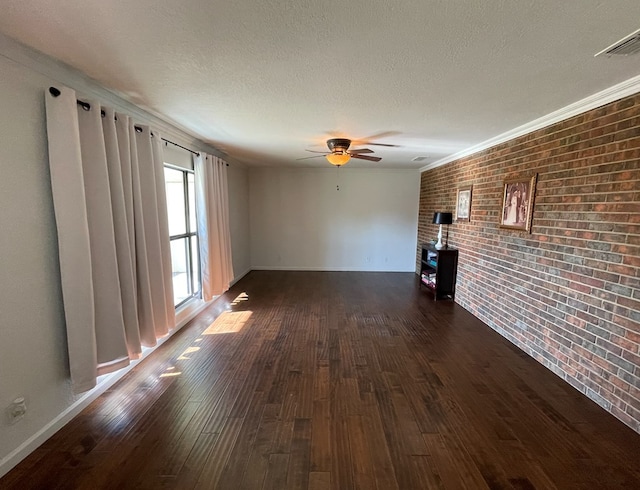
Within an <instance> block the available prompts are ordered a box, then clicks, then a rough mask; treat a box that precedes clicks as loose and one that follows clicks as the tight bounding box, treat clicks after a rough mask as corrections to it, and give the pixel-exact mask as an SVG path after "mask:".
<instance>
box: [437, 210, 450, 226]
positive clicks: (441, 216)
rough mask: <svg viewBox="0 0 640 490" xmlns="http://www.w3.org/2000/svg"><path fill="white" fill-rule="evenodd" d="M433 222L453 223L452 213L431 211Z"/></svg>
mask: <svg viewBox="0 0 640 490" xmlns="http://www.w3.org/2000/svg"><path fill="white" fill-rule="evenodd" d="M433 222H434V223H435V224H436V225H450V224H452V223H453V213H441V212H435V213H433Z"/></svg>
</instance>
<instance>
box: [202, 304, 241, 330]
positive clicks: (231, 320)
mask: <svg viewBox="0 0 640 490" xmlns="http://www.w3.org/2000/svg"><path fill="white" fill-rule="evenodd" d="M251 314H252V312H251V311H248V310H247V311H224V312H222V313H221V314H220V316H219V317H218V318H216V320H215V321H214V322H213V323H212V324H211V325H209V326H208V327H207V329H206V330H205V331H204V332H202V335H216V334H221V333H237V332H239V331H240V330H242V328H243V327H244V326H245V324H246V323H247V321H249V318H251Z"/></svg>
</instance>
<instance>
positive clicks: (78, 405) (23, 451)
mask: <svg viewBox="0 0 640 490" xmlns="http://www.w3.org/2000/svg"><path fill="white" fill-rule="evenodd" d="M214 301H215V300H214ZM210 304H211V303H204V302H202V301H200V302H197V301H195V302H194V303H193V304H191V305H189V304H187V305H186V306H185V308H183V309H182V310H181V311H178V312H176V320H177V323H176V328H174V329H173V330H172V331H171V332H170V333H169V335H167V336H166V337H164V338H162V339H159V340H158V344H157V345H156V346H155V347H151V348H146V347H143V350H142V356H141V357H140V359H136V360H135V361H132V362H131V364H129V366H127V367H126V368H123V369H120V370H119V371H116V372H115V373H111V374H105V375H104V376H100V377H99V378H98V384H97V386H96V387H95V388H93V389H92V390H90V391H88V392H86V393H84V394H82V395H81V396H80V398H78V399H77V400H76V401H75V402H73V403H72V404H71V405H70V406H69V407H67V408H66V409H65V410H64V411H63V412H61V413H60V414H59V415H58V416H57V417H56V418H54V419H53V420H52V421H51V422H49V423H48V424H46V425H45V426H44V427H43V428H42V429H40V430H39V431H38V432H36V433H35V434H34V435H33V436H31V437H30V438H29V439H27V440H26V441H25V442H24V443H22V444H21V445H20V446H18V447H17V448H16V449H14V450H13V451H12V452H10V453H9V454H8V455H7V456H5V457H4V458H2V459H1V460H0V478H2V477H3V476H4V475H6V474H7V473H8V472H9V471H11V470H12V469H13V468H14V467H15V466H17V465H18V463H20V462H21V461H22V460H23V459H25V458H26V457H27V456H29V454H31V453H32V452H33V451H35V450H36V449H37V448H38V447H40V445H42V444H43V443H44V442H45V441H46V440H47V439H49V438H50V437H51V436H53V435H54V434H55V433H56V432H58V431H59V430H60V429H62V428H63V427H64V426H65V425H67V424H68V423H69V422H70V421H71V420H72V419H73V418H74V417H75V416H76V415H78V414H79V413H80V412H81V411H82V410H84V409H85V408H87V407H88V406H89V405H90V404H91V402H93V401H94V400H95V399H96V398H98V397H99V396H100V395H102V394H103V393H104V392H105V391H107V390H108V389H109V388H111V387H112V386H113V385H114V384H116V383H117V382H118V381H120V380H121V379H122V378H123V377H124V376H125V375H126V374H127V373H128V372H129V371H131V370H132V369H133V368H134V367H136V366H137V365H138V364H139V363H140V362H142V361H143V360H144V359H146V358H147V357H148V356H149V355H151V354H153V352H154V351H155V350H156V349H157V348H158V347H160V346H161V345H162V344H164V343H165V342H166V341H167V340H169V339H170V338H171V337H172V336H173V335H175V334H176V333H177V332H179V331H180V329H181V328H182V327H183V326H184V325H186V324H187V323H188V322H189V321H191V320H192V319H193V318H194V317H195V316H196V315H197V314H198V313H200V312H201V311H202V310H203V309H204V308H206V307H207V306H209V305H210ZM181 313H182V314H181Z"/></svg>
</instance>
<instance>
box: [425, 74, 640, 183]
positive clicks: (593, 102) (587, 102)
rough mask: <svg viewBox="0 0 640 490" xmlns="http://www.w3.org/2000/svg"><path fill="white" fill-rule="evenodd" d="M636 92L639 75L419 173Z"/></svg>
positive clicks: (479, 144)
mask: <svg viewBox="0 0 640 490" xmlns="http://www.w3.org/2000/svg"><path fill="white" fill-rule="evenodd" d="M638 92H640V75H638V76H635V77H633V78H630V79H628V80H626V81H624V82H621V83H618V84H617V85H613V86H612V87H609V88H607V89H605V90H602V91H601V92H598V93H596V94H593V95H590V96H589V97H585V98H584V99H582V100H579V101H577V102H574V103H573V104H569V105H568V106H566V107H563V108H562V109H558V110H557V111H554V112H551V113H550V114H547V115H545V116H542V117H539V118H538V119H534V120H533V121H530V122H528V123H526V124H523V125H522V126H518V127H517V128H514V129H512V130H510V131H507V132H505V133H502V134H499V135H497V136H494V137H493V138H490V139H488V140H485V141H483V142H482V143H478V144H477V145H473V146H470V147H469V148H467V149H465V150H462V151H459V152H457V153H454V154H452V155H449V156H447V157H445V158H441V159H440V160H437V161H435V162H431V163H429V164H427V165H425V166H424V167H422V168H420V172H421V173H422V172H425V171H427V170H431V169H433V168H437V167H440V166H442V165H445V164H447V163H449V162H453V161H455V160H459V159H460V158H464V157H468V156H470V155H473V154H474V153H477V152H479V151H482V150H486V149H487V148H491V147H492V146H496V145H499V144H500V143H505V142H507V141H509V140H512V139H514V138H517V137H519V136H523V135H525V134H528V133H531V132H533V131H536V130H538V129H542V128H544V127H547V126H550V125H552V124H555V123H557V122H560V121H564V120H565V119H569V118H570V117H573V116H577V115H578V114H582V113H583V112H587V111H590V110H591V109H595V108H596V107H600V106H603V105H606V104H609V103H611V102H614V101H616V100H620V99H623V98H625V97H628V96H629V95H633V94H636V93H638Z"/></svg>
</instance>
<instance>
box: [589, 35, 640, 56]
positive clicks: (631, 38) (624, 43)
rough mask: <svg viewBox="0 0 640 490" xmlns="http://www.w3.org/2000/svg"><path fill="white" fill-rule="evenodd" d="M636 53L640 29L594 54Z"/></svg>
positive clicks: (639, 45)
mask: <svg viewBox="0 0 640 490" xmlns="http://www.w3.org/2000/svg"><path fill="white" fill-rule="evenodd" d="M636 53H640V29H638V30H637V31H636V32H632V33H631V34H629V35H628V36H626V37H624V38H622V39H620V41H618V42H616V43H614V44H612V45H611V46H609V47H608V48H606V49H603V50H602V51H600V52H599V53H596V54H595V55H594V56H601V55H604V56H607V57H608V56H629V55H631V54H636Z"/></svg>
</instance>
